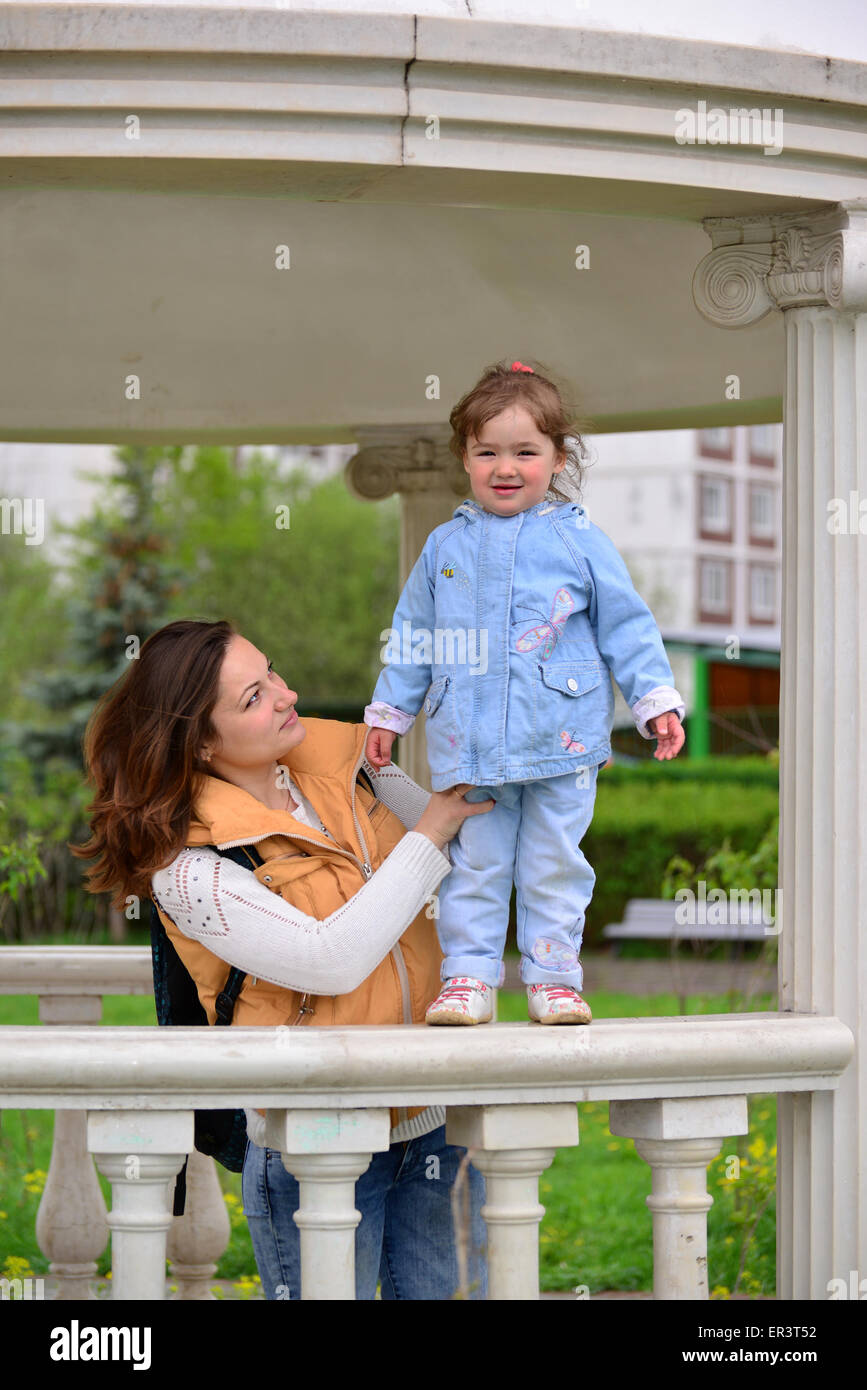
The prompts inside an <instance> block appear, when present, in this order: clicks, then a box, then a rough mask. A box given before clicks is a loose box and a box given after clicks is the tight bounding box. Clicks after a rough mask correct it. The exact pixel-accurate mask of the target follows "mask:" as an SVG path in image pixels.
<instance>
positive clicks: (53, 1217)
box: [0, 946, 230, 1300]
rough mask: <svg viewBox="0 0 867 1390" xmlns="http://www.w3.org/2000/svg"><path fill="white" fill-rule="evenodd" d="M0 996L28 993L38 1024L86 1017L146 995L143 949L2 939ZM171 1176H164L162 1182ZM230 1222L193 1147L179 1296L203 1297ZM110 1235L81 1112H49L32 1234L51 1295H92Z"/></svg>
mask: <svg viewBox="0 0 867 1390" xmlns="http://www.w3.org/2000/svg"><path fill="white" fill-rule="evenodd" d="M0 994H36V995H37V996H38V998H39V1020H40V1022H41V1023H43V1024H49V1025H57V1024H94V1023H99V1021H100V1019H101V1017H102V999H103V997H104V996H105V995H113V994H120V995H144V996H146V995H152V994H153V967H152V963H151V953H150V951H149V950H148V949H147V948H146V947H144V948H143V947H140V946H108V947H107V946H6V947H3V948H2V951H0ZM173 1187H174V1183H173V1182H172V1183H171V1188H173ZM229 1235H230V1227H229V1218H228V1213H227V1211H226V1204H225V1202H224V1201H223V1194H222V1191H221V1189H220V1184H219V1179H218V1178H217V1172H216V1168H215V1166H214V1160H213V1159H211V1158H208V1157H206V1156H205V1155H204V1154H200V1153H199V1152H198V1150H196V1149H193V1151H192V1153H191V1154H190V1157H189V1166H188V1169H187V1198H186V1204H185V1212H184V1215H183V1216H178V1217H175V1218H174V1220H173V1223H172V1226H171V1228H170V1231H169V1241H168V1247H169V1254H170V1257H171V1258H172V1260H173V1265H172V1278H173V1279H174V1280H176V1281H177V1285H178V1292H177V1295H176V1297H177V1298H178V1299H184V1300H186V1299H191V1300H196V1299H212V1298H213V1297H214V1295H213V1294H212V1293H211V1292H210V1283H211V1281H212V1280H213V1277H214V1275H215V1273H216V1269H217V1261H218V1260H219V1258H220V1255H221V1254H222V1253H223V1251H224V1250H225V1248H226V1246H227V1245H228V1243H229ZM108 1238H109V1226H108V1221H107V1220H106V1208H105V1201H104V1200H103V1195H102V1189H101V1187H100V1185H99V1180H98V1178H97V1175H96V1169H95V1168H94V1165H93V1157H92V1155H91V1154H90V1153H88V1150H87V1116H86V1114H85V1112H84V1111H83V1110H62V1109H58V1110H56V1111H55V1116H54V1138H53V1143H52V1148H51V1161H50V1163H49V1167H48V1175H47V1177H46V1182H45V1190H44V1192H43V1194H42V1198H41V1201H40V1204H39V1211H38V1214H37V1218H36V1239H37V1242H38V1244H39V1248H40V1249H41V1250H42V1252H43V1254H45V1255H47V1256H48V1258H49V1260H50V1261H51V1264H50V1272H51V1274H52V1275H53V1276H54V1277H55V1278H56V1280H57V1292H56V1295H55V1297H56V1298H58V1299H72V1300H81V1299H85V1300H87V1299H94V1298H95V1297H96V1295H95V1293H94V1289H93V1280H94V1277H95V1275H96V1270H97V1260H98V1258H99V1256H100V1255H101V1254H102V1252H103V1250H104V1249H105V1247H106V1245H107V1243H108Z"/></svg>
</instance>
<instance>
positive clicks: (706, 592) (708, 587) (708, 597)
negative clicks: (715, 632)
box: [698, 560, 732, 623]
mask: <svg viewBox="0 0 867 1390" xmlns="http://www.w3.org/2000/svg"><path fill="white" fill-rule="evenodd" d="M698 610H699V611H698V620H699V622H700V623H722V622H731V617H732V583H731V565H730V564H729V562H728V561H727V560H699V563H698Z"/></svg>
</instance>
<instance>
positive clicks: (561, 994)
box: [527, 984, 593, 1023]
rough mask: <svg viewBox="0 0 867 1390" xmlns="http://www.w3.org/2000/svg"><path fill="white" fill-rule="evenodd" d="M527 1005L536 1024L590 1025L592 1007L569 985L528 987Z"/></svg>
mask: <svg viewBox="0 0 867 1390" xmlns="http://www.w3.org/2000/svg"><path fill="white" fill-rule="evenodd" d="M527 1004H528V1006H529V1012H530V1018H531V1020H532V1021H533V1022H534V1023H590V1022H591V1020H592V1018H593V1015H592V1013H591V1012H590V1005H589V1004H588V1003H587V1002H586V1001H585V1000H584V999H582V998H581V995H580V994H579V993H578V991H577V989H571V988H570V987H569V986H568V985H549V984H541V985H528V986H527Z"/></svg>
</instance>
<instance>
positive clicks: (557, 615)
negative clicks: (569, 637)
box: [515, 589, 575, 661]
mask: <svg viewBox="0 0 867 1390" xmlns="http://www.w3.org/2000/svg"><path fill="white" fill-rule="evenodd" d="M574 607H575V604H574V602H573V600H572V597H571V595H570V593H569V590H568V589H558V590H557V592H556V594H555V595H554V602H553V603H552V605H551V617H550V618H549V620H548V622H547V623H542V624H541V625H540V626H539V627H531V628H529V629H528V630H527V631H526V632H522V633H521V636H520V637H519V638H518V640H517V642H516V643H515V646H516V648H517V650H518V651H519V652H531V651H533V649H534V647H539V646H541V648H542V650H541V652H540V653H539V655H540V656H541V658H542V660H543V661H547V660H548V657H549V656H550V655H551V653H552V651H553V650H554V647H555V646H556V644H557V638H558V637H559V636H560V634H561V632H562V631H563V628H564V627H565V626H566V619H567V618H568V617H569V614H570V613H571V612H572V609H573V608H574Z"/></svg>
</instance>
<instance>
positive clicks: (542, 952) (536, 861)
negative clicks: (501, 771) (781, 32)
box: [437, 767, 597, 989]
mask: <svg viewBox="0 0 867 1390" xmlns="http://www.w3.org/2000/svg"><path fill="white" fill-rule="evenodd" d="M596 773H597V769H596V768H595V767H588V768H580V769H579V768H576V770H575V772H574V773H572V772H569V773H566V774H565V775H564V776H558V777H544V778H540V779H539V780H538V781H534V782H506V783H504V785H502V786H498V787H471V788H470V790H469V791H468V792H467V794H466V798H467V800H468V801H485V800H487V799H488V798H490V797H493V798H494V800H495V802H496V804H495V805H494V806H493V807H492V808H491V810H490V811H485V813H484V815H481V816H472V817H471V818H470V819H469V820H465V821H464V823H463V825H462V826H461V829H460V832H459V834H458V835H457V836H456V838H455V839H454V840H452V843H451V846H450V857H451V861H452V871H451V873H450V874H447V875H446V877H445V878H444V879H443V882H442V884H441V885H440V889H439V916H438V918H437V932H438V935H439V940H440V946H441V947H442V950H443V955H444V956H445V960H444V961H443V964H442V970H441V977H442V979H444V980H449V979H452V978H453V977H454V976H455V975H471V976H473V977H474V978H475V979H477V980H484V982H485V984H487V985H491V986H492V987H493V988H495V989H496V988H497V987H498V986H499V985H501V984H502V983H503V975H504V971H503V949H504V947H505V944H506V931H507V929H508V925H509V900H510V898H511V893H512V883H513V882H514V884H515V890H516V905H517V919H518V949H519V951H520V952H521V979H522V980H523V981H524V983H525V984H528V985H530V984H545V983H553V984H559V985H570V986H571V987H572V988H573V989H581V987H582V985H583V983H584V971H583V970H582V968H581V963H580V961H579V959H578V954H579V951H580V950H581V939H582V937H583V935H584V914H585V911H586V908H587V905H588V904H589V902H590V899H591V897H592V894H593V887H594V884H595V883H596V875H595V873H594V872H593V870H592V868H591V867H590V865H589V864H588V862H587V860H586V859H585V858H584V855H583V853H582V852H581V840H582V839H583V837H584V833H585V831H586V830H587V827H588V826H589V824H590V821H591V820H592V818H593V806H594V803H595V800H596Z"/></svg>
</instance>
